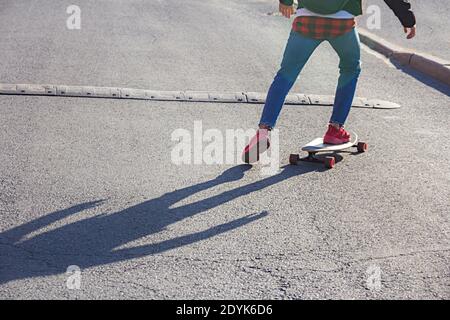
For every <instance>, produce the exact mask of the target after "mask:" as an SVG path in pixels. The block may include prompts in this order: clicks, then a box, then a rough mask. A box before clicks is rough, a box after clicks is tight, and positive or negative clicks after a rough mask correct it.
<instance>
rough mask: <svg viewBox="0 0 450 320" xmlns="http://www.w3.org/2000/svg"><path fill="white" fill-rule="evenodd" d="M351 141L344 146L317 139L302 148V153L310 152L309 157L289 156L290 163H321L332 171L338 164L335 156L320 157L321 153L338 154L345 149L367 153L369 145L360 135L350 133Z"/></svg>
mask: <svg viewBox="0 0 450 320" xmlns="http://www.w3.org/2000/svg"><path fill="white" fill-rule="evenodd" d="M350 136H351V140H350V141H349V142H347V143H343V144H326V143H323V138H316V139H314V140H313V141H311V142H309V143H307V144H306V145H304V146H303V147H302V151H306V152H308V156H306V157H304V158H300V155H299V154H295V153H293V154H291V155H290V156H289V163H290V164H292V165H297V164H298V162H299V161H307V162H319V163H323V164H324V165H325V167H326V168H328V169H331V168H333V167H334V165H335V164H336V158H335V157H334V156H326V157H318V156H316V154H317V153H319V152H333V153H334V152H338V151H342V150H345V149H350V148H356V149H357V150H358V152H366V151H367V149H368V145H367V143H365V142H361V141H359V140H358V135H357V134H356V133H354V132H351V133H350Z"/></svg>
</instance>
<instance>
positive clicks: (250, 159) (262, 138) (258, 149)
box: [242, 129, 270, 163]
mask: <svg viewBox="0 0 450 320" xmlns="http://www.w3.org/2000/svg"><path fill="white" fill-rule="evenodd" d="M269 148H270V141H269V130H267V129H258V131H257V132H256V135H255V136H254V137H253V138H252V139H251V140H250V142H249V144H248V145H247V146H246V147H245V149H244V151H243V152H242V161H243V162H245V163H254V162H257V161H259V155H260V154H261V153H263V152H265V151H266V150H267V149H269Z"/></svg>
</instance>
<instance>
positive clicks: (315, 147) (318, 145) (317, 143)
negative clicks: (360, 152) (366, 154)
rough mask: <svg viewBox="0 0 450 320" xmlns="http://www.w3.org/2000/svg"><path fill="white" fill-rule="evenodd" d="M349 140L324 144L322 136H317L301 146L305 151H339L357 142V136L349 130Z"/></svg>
mask: <svg viewBox="0 0 450 320" xmlns="http://www.w3.org/2000/svg"><path fill="white" fill-rule="evenodd" d="M350 137H351V140H350V141H349V142H347V143H343V144H326V143H323V138H317V139H314V140H313V141H311V142H309V143H307V144H305V145H304V146H303V148H302V150H303V151H306V152H316V153H317V152H326V151H340V150H344V149H348V148H351V147H353V146H354V145H355V144H357V143H358V136H357V135H356V133H354V132H350Z"/></svg>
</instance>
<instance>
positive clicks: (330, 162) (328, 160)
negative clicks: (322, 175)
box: [324, 157, 336, 169]
mask: <svg viewBox="0 0 450 320" xmlns="http://www.w3.org/2000/svg"><path fill="white" fill-rule="evenodd" d="M324 163H325V168H328V169H332V168H333V167H334V165H335V163H336V159H335V158H334V157H325V161H324Z"/></svg>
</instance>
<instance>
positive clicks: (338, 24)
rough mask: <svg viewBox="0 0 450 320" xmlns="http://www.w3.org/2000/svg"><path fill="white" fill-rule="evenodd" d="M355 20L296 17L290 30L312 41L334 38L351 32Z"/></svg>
mask: <svg viewBox="0 0 450 320" xmlns="http://www.w3.org/2000/svg"><path fill="white" fill-rule="evenodd" d="M355 25H356V22H355V19H353V18H352V19H332V18H323V17H315V16H300V17H296V18H295V20H294V22H293V23H292V29H293V30H294V31H296V32H299V33H301V34H302V35H304V36H306V37H309V38H313V39H329V38H336V37H338V36H341V35H343V34H344V33H347V32H349V31H350V30H352V29H353V28H354V27H355Z"/></svg>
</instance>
